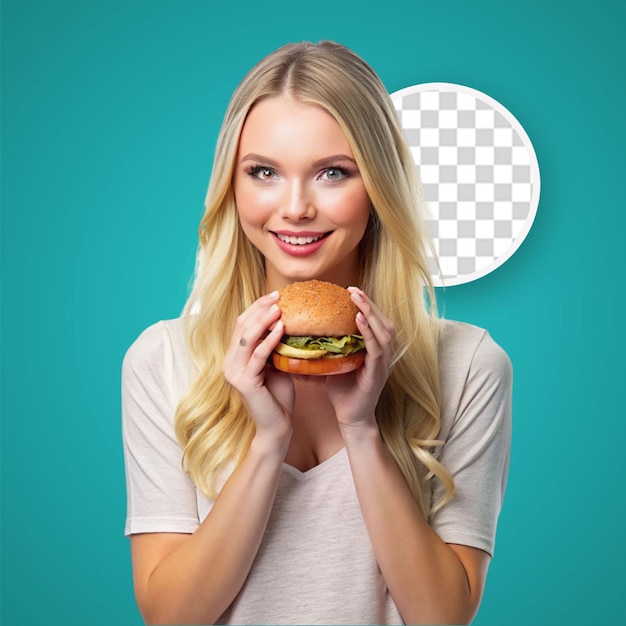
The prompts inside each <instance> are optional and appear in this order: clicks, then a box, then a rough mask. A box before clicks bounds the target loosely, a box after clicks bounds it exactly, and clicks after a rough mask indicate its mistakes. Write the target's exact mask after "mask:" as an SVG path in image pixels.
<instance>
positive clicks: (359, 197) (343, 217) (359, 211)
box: [336, 190, 370, 230]
mask: <svg viewBox="0 0 626 626" xmlns="http://www.w3.org/2000/svg"><path fill="white" fill-rule="evenodd" d="M336 215H337V219H338V220H340V221H341V222H342V223H343V224H345V225H351V226H353V227H355V228H357V229H358V230H361V229H362V230H365V227H366V226H367V222H368V221H369V215H370V200H369V197H368V195H367V193H366V192H365V191H364V190H363V191H359V192H358V193H351V194H348V195H346V196H345V197H344V198H342V199H341V201H340V202H338V203H337V213H336Z"/></svg>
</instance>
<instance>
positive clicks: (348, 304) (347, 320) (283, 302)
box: [278, 280, 359, 337]
mask: <svg viewBox="0 0 626 626" xmlns="http://www.w3.org/2000/svg"><path fill="white" fill-rule="evenodd" d="M278 293H279V299H278V306H279V308H280V310H281V311H282V317H281V319H282V321H283V324H284V325H285V334H286V335H313V336H318V337H341V336H343V335H351V334H354V333H358V332H359V331H358V329H357V326H356V322H355V318H356V314H357V313H358V311H359V310H358V309H357V307H356V305H355V304H354V302H352V300H351V299H350V292H349V291H348V290H347V289H344V288H343V287H340V286H339V285H334V284H333V283H328V282H324V281H321V280H307V281H303V282H296V283H293V284H291V285H289V286H287V287H284V288H283V289H280V290H279V292H278Z"/></svg>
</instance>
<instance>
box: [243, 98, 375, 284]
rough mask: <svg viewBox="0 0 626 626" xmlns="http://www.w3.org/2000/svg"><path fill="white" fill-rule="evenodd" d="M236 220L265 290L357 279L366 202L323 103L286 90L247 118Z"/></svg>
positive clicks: (338, 129)
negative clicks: (260, 260)
mask: <svg viewBox="0 0 626 626" xmlns="http://www.w3.org/2000/svg"><path fill="white" fill-rule="evenodd" d="M234 191H235V200H236V203H237V210H238V213H239V220H240V222H241V226H242V228H243V230H244V232H245V234H246V236H247V237H248V239H249V240H250V241H251V243H252V244H253V245H254V246H255V247H256V248H257V249H258V250H259V251H260V252H261V253H262V254H263V256H264V257H265V269H266V277H267V288H268V291H270V290H273V289H279V288H280V287H283V286H285V285H287V284H289V283H292V282H293V281H295V280H308V279H311V278H317V279H320V280H327V281H329V282H334V283H337V284H339V285H342V286H344V287H345V286H348V285H350V284H357V283H358V281H359V276H360V270H359V252H358V250H359V242H360V241H361V239H362V238H363V234H364V232H365V229H366V227H367V223H368V219H369V210H370V201H369V198H368V195H367V192H366V191H365V187H364V185H363V180H362V178H361V174H360V172H359V168H358V167H357V164H356V161H355V159H354V155H353V153H352V150H351V149H350V145H349V144H348V140H347V139H346V136H345V134H344V132H343V131H342V130H341V127H340V126H339V124H338V123H337V121H336V120H335V119H334V118H333V117H332V116H331V115H330V114H329V113H327V112H326V111H325V110H324V109H322V108H321V107H318V106H315V105H309V104H302V103H299V102H297V101H294V100H292V99H290V98H288V97H285V96H278V97H274V98H268V99H266V100H262V101H261V102H259V103H258V104H256V105H255V106H254V107H253V108H252V110H251V111H250V113H249V114H248V117H247V119H246V122H245V124H244V127H243V130H242V133H241V138H240V141H239V147H238V153H237V162H236V168H235V177H234Z"/></svg>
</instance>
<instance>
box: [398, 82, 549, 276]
mask: <svg viewBox="0 0 626 626" xmlns="http://www.w3.org/2000/svg"><path fill="white" fill-rule="evenodd" d="M430 91H445V92H450V91H455V92H457V93H465V94H468V95H470V96H473V97H474V98H475V99H477V100H481V101H482V102H484V103H485V104H487V105H489V106H490V107H491V108H492V109H493V110H495V111H498V112H499V113H501V114H502V115H503V116H504V118H505V119H506V120H507V121H508V122H509V123H510V124H511V127H512V128H513V129H514V130H515V131H516V132H517V134H518V135H519V137H520V139H521V140H522V143H523V145H524V148H526V151H527V153H528V158H529V164H530V171H531V189H532V193H531V198H530V201H529V212H528V216H527V217H526V220H525V221H524V225H523V227H522V228H521V230H520V231H519V233H518V234H517V236H516V238H515V239H514V240H513V242H512V243H511V245H510V246H509V247H508V248H507V250H506V251H505V252H504V253H503V254H501V255H500V256H498V257H497V258H496V259H494V261H493V262H492V263H489V264H488V265H486V266H484V267H481V268H480V269H479V270H477V271H475V272H471V273H469V274H460V275H459V274H457V275H456V276H455V277H452V278H447V279H446V280H445V282H444V281H443V280H442V278H441V276H440V275H439V274H437V275H431V278H432V280H433V285H434V286H435V287H454V286H456V285H463V284H465V283H470V282H473V281H475V280H478V279H479V278H483V277H484V276H486V275H487V274H490V273H491V272H493V271H494V270H496V269H497V268H498V267H500V266H501V265H503V264H504V263H506V261H508V260H509V259H510V258H511V257H512V256H513V255H514V254H515V252H517V250H518V249H519V247H520V246H521V245H522V243H523V242H524V240H525V239H526V237H527V236H528V233H529V232H530V229H531V227H532V225H533V223H534V221H535V217H536V215H537V209H538V207H539V196H540V192H541V177H540V174H539V161H538V160H537V154H536V153H535V149H534V147H533V144H532V142H531V141H530V137H529V136H528V133H527V132H526V131H525V130H524V127H523V126H522V125H521V123H520V122H519V120H518V119H517V118H516V117H515V116H514V115H513V114H512V113H511V112H510V111H509V110H508V109H507V108H506V107H505V106H504V105H502V104H501V103H500V102H498V101H497V100H496V99H494V98H492V97H491V96H488V95H487V94H486V93H483V92H482V91H479V90H478V89H473V88H472V87H467V86H465V85H460V84H457V83H442V82H435V83H420V84H417V85H411V86H409V87H404V88H403V89H399V90H398V91H394V92H393V93H391V94H390V97H391V99H392V100H393V101H394V108H395V100H396V99H402V98H404V97H405V96H408V95H412V94H415V93H423V92H430ZM403 130H404V129H403ZM416 165H417V166H418V167H419V164H417V163H416Z"/></svg>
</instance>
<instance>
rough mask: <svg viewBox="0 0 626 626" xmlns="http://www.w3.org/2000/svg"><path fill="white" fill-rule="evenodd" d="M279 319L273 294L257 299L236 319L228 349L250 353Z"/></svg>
mask: <svg viewBox="0 0 626 626" xmlns="http://www.w3.org/2000/svg"><path fill="white" fill-rule="evenodd" d="M279 317H280V309H279V308H278V305H277V304H276V298H275V297H274V296H273V294H268V295H267V296H263V297H262V298H259V300H257V301H256V302H254V303H253V304H252V305H251V306H250V307H248V308H247V309H246V310H245V311H244V312H243V313H242V314H241V315H239V317H238V318H237V321H236V323H235V328H234V330H233V334H232V337H231V343H230V347H229V349H231V350H237V349H241V348H247V350H245V352H246V353H248V354H249V353H251V351H252V350H253V349H254V347H255V346H256V345H257V343H258V342H259V341H260V340H261V339H262V338H263V337H264V336H265V334H266V333H267V331H268V329H269V328H271V327H272V326H273V325H274V324H275V323H276V320H277V319H278V318H279Z"/></svg>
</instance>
